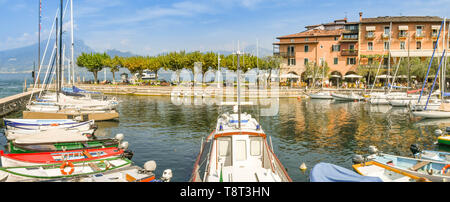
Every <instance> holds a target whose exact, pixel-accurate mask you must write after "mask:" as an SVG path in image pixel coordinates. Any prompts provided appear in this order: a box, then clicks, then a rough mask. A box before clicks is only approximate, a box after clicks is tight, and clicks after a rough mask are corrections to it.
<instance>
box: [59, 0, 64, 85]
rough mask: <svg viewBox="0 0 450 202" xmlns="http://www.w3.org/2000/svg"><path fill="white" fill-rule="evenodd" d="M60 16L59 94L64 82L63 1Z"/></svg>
mask: <svg viewBox="0 0 450 202" xmlns="http://www.w3.org/2000/svg"><path fill="white" fill-rule="evenodd" d="M59 16H60V18H61V20H60V21H59V72H58V74H59V81H58V83H59V85H58V93H59V92H61V85H62V83H61V81H62V79H61V78H62V29H63V0H61V9H60V13H59Z"/></svg>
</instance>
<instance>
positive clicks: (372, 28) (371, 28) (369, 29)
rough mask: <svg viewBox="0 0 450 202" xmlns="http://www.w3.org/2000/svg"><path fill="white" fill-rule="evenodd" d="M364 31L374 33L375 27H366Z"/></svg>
mask: <svg viewBox="0 0 450 202" xmlns="http://www.w3.org/2000/svg"><path fill="white" fill-rule="evenodd" d="M366 31H375V26H367V27H366Z"/></svg>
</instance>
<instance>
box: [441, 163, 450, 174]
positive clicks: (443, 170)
mask: <svg viewBox="0 0 450 202" xmlns="http://www.w3.org/2000/svg"><path fill="white" fill-rule="evenodd" d="M447 168H450V164H447V165H446V166H444V167H443V168H442V174H445V171H446V170H447Z"/></svg>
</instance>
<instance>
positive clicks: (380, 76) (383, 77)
mask: <svg viewBox="0 0 450 202" xmlns="http://www.w3.org/2000/svg"><path fill="white" fill-rule="evenodd" d="M375 78H377V79H385V78H394V77H393V76H388V75H379V76H377V77H375Z"/></svg>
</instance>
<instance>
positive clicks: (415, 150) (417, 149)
mask: <svg viewBox="0 0 450 202" xmlns="http://www.w3.org/2000/svg"><path fill="white" fill-rule="evenodd" d="M409 150H411V152H412V153H413V156H416V155H417V154H420V153H421V152H422V150H421V149H420V147H419V145H417V144H412V145H411V146H410V147H409Z"/></svg>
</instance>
